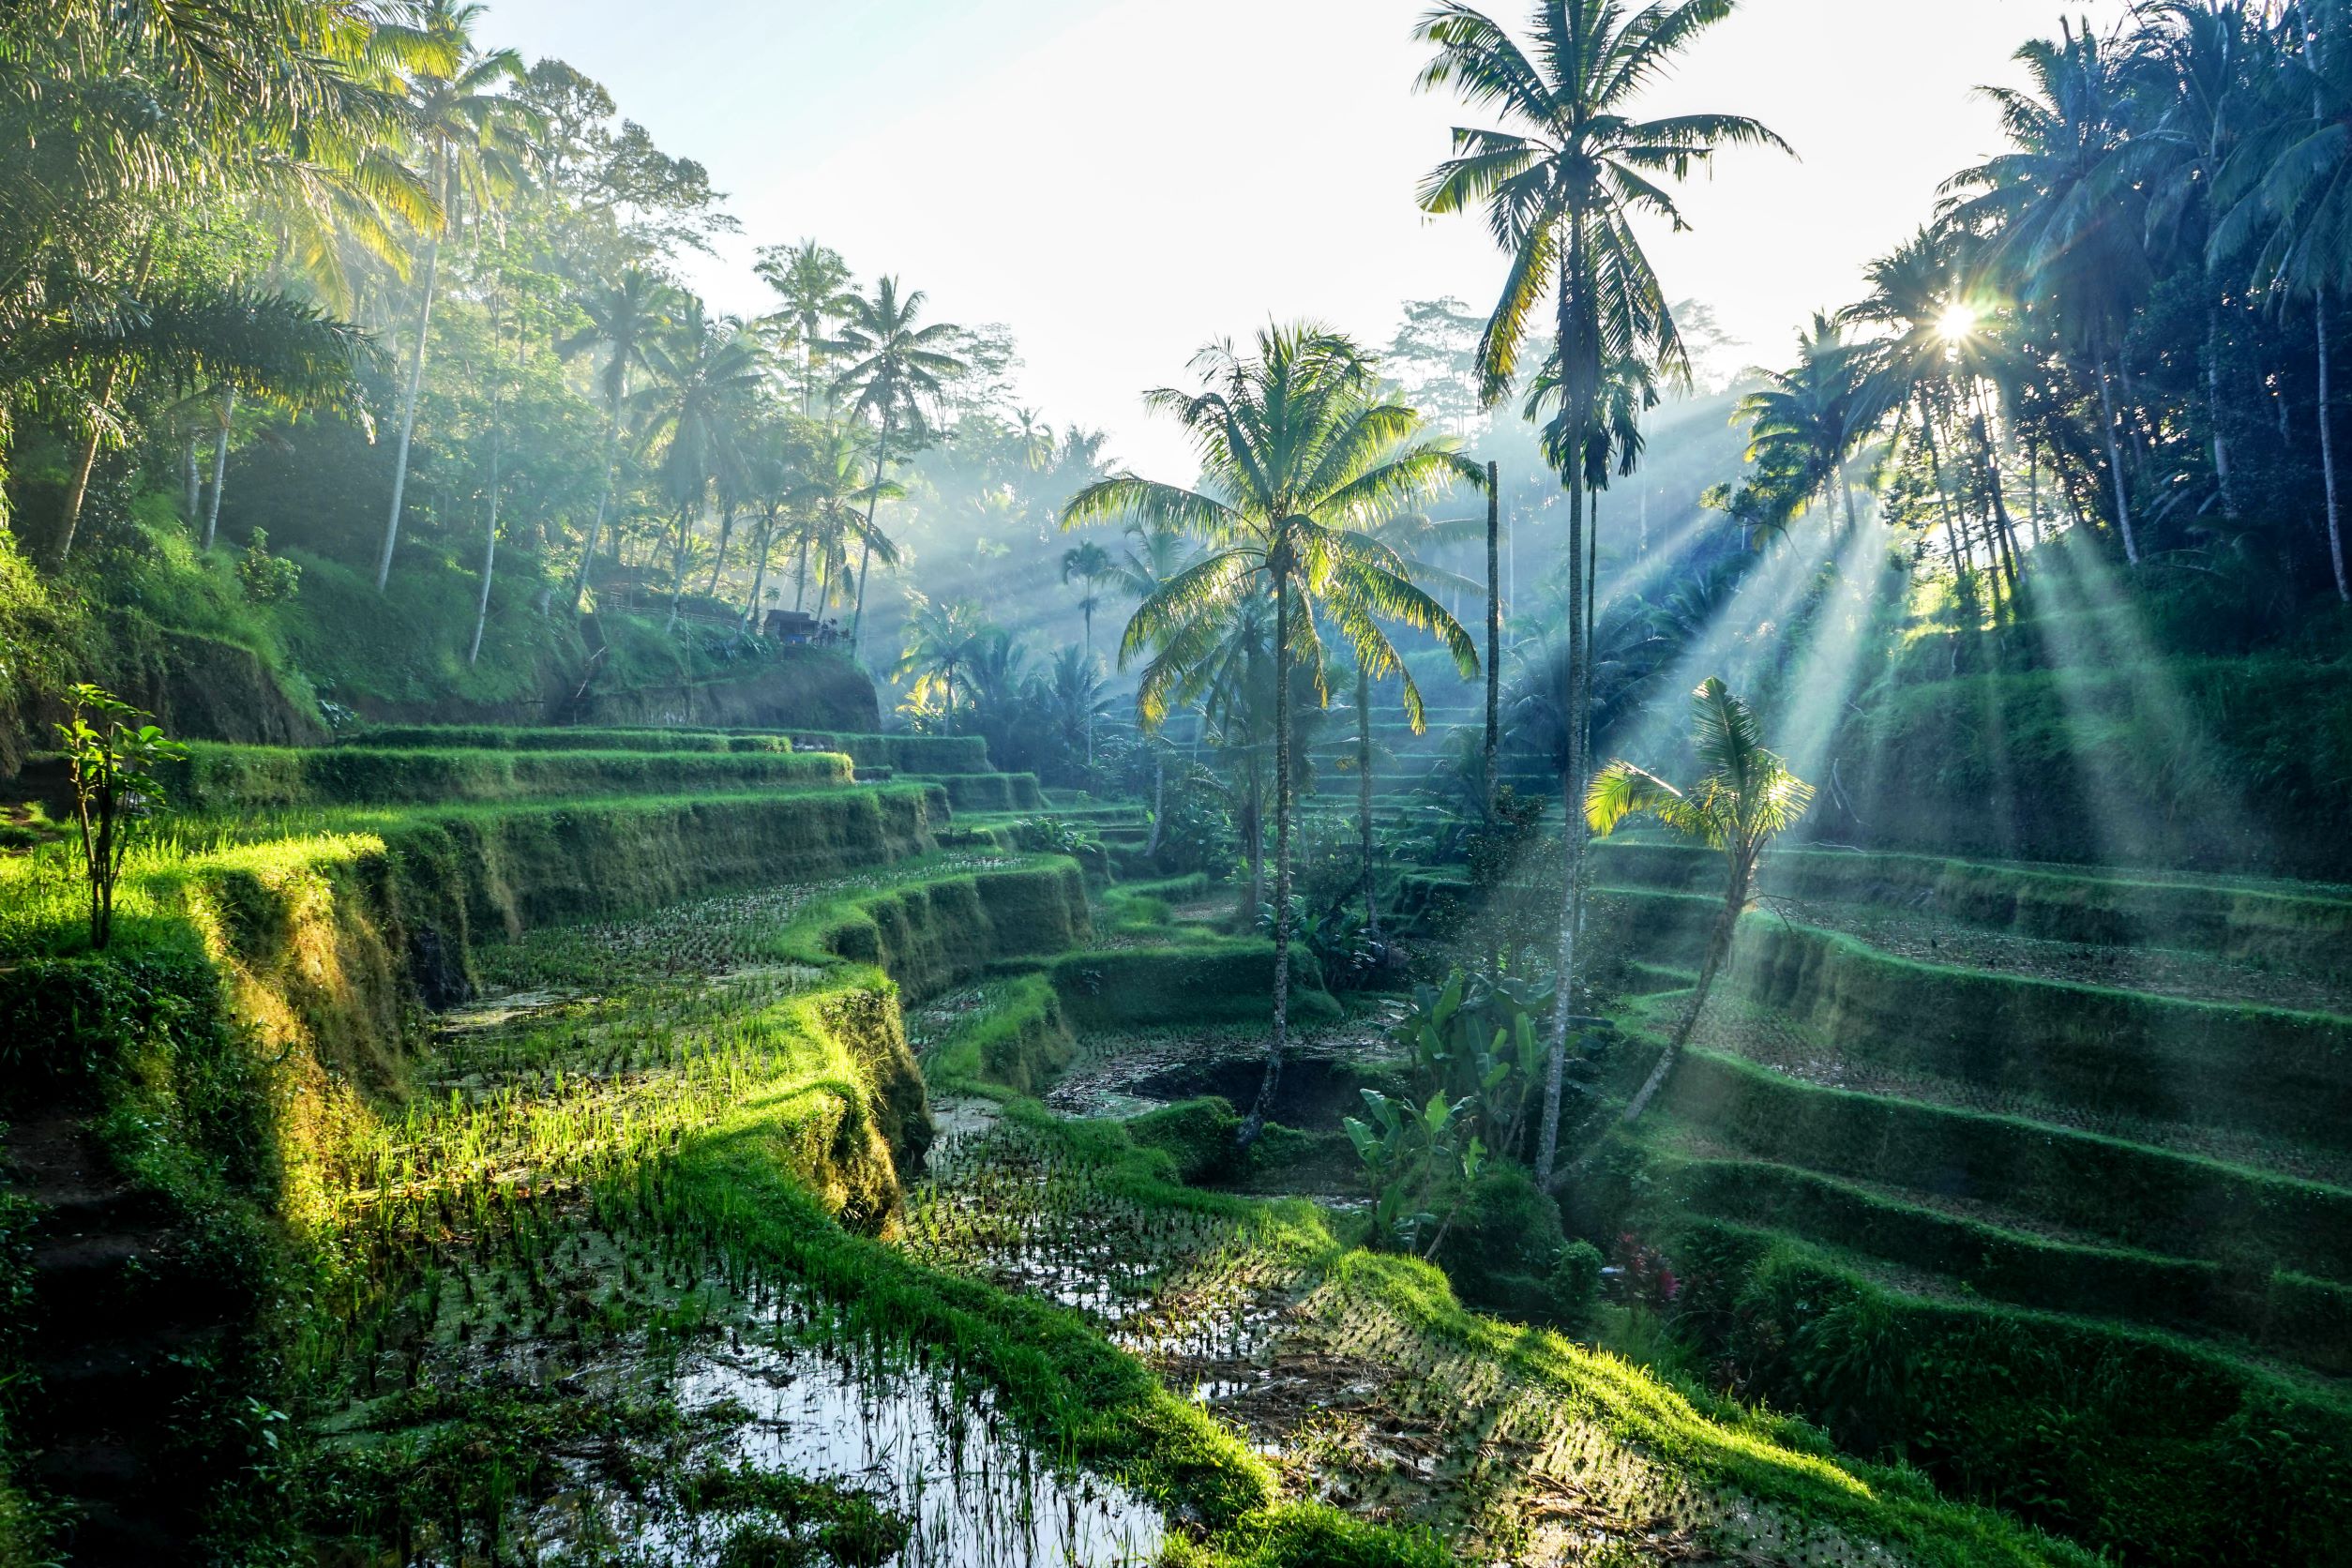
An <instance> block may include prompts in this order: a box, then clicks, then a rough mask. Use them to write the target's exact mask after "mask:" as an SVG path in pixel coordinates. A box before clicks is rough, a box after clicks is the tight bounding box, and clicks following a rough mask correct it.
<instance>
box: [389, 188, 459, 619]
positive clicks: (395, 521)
mask: <svg viewBox="0 0 2352 1568" xmlns="http://www.w3.org/2000/svg"><path fill="white" fill-rule="evenodd" d="M442 188H443V194H445V195H446V194H447V181H445V180H444V181H443V182H442ZM440 275H441V231H440V230H438V229H436V230H434V231H433V234H432V237H431V238H430V239H428V240H427V241H426V242H425V284H424V297H423V300H422V302H421V303H420V304H419V305H418V306H417V308H416V346H415V350H413V351H412V352H411V353H410V354H409V358H408V391H407V393H406V394H405V395H404V396H403V397H402V398H401V400H400V450H399V452H398V453H397V454H396V455H395V456H394V458H393V460H392V510H391V512H390V514H389V515H387V516H386V517H385V519H384V550H383V553H381V554H380V555H378V556H377V557H376V592H377V593H379V594H381V593H383V592H384V584H385V583H387V582H390V581H391V580H392V547H393V546H394V545H395V544H397V543H399V542H400V507H401V505H402V503H403V502H405V500H406V499H407V496H408V451H409V446H410V445H411V444H412V443H413V442H414V441H415V438H416V398H417V394H418V393H419V392H421V391H422V390H423V389H424V385H425V339H426V338H427V337H428V335H430V332H431V330H432V322H433V285H434V283H435V282H437V281H438V280H439V279H440Z"/></svg>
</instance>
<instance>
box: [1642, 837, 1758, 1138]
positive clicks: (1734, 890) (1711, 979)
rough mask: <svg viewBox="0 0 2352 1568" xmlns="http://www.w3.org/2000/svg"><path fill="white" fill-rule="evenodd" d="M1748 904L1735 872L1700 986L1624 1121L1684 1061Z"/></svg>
mask: <svg viewBox="0 0 2352 1568" xmlns="http://www.w3.org/2000/svg"><path fill="white" fill-rule="evenodd" d="M1747 907H1748V879H1747V878H1746V877H1745V876H1741V875H1740V874H1738V873H1737V872H1735V873H1734V874H1733V877H1732V881H1731V886H1730V888H1729V890H1728V891H1727V892H1726V894H1725V895H1724V904H1723V908H1722V909H1721V910H1719V911H1717V912H1716V913H1715V928H1714V929H1713V930H1712V931H1711V932H1710V933H1709V934H1708V938H1707V956H1706V958H1705V960H1704V961H1703V962H1701V963H1700V965H1699V967H1698V985H1697V987H1696V988H1695V989H1694V990H1693V991H1692V992H1691V1001H1690V1005H1689V1006H1687V1007H1685V1008H1683V1009H1682V1016H1681V1018H1679V1019H1677V1020H1676V1021H1675V1025H1674V1033H1673V1034H1672V1035H1670V1036H1669V1037H1668V1038H1667V1040H1666V1049H1665V1050H1664V1051H1662V1052H1660V1053H1659V1055H1658V1064H1657V1065H1656V1066H1654V1067H1652V1068H1651V1069H1650V1076H1649V1077H1648V1078H1644V1079H1642V1083H1641V1087H1640V1088H1639V1089H1638V1090H1636V1092H1635V1093H1634V1097H1633V1098H1632V1099H1631V1100H1629V1101H1627V1102H1626V1105H1625V1121H1626V1122H1627V1123H1632V1122H1634V1121H1635V1120H1636V1119H1637V1118H1639V1116H1640V1115H1641V1113H1642V1112H1643V1111H1645V1110H1647V1109H1649V1108H1650V1102H1651V1100H1653V1099H1655V1098H1657V1094H1658V1091H1659V1090H1661V1089H1663V1088H1665V1087H1666V1079H1667V1078H1669V1077H1671V1076H1672V1075H1673V1072H1674V1064H1675V1063H1677V1062H1679V1061H1680V1060H1681V1056H1682V1048H1683V1047H1685V1046H1687V1045H1689V1044H1690V1042H1691V1033H1692V1032H1693V1031H1694V1030H1696V1028H1697V1027H1698V1015H1699V1014H1700V1013H1701V1012H1702V1011H1703V1010H1705V1008H1706V1006H1707V993H1708V992H1710V991H1711V990H1712V989H1714V986H1715V976H1716V975H1717V974H1718V973H1720V972H1722V969H1723V963H1724V959H1725V958H1726V957H1728V956H1729V955H1730V952H1731V942H1732V939H1733V938H1734V937H1735V936H1737V935H1738V934H1739V929H1740V916H1741V912H1744V911H1745V910H1746V909H1747Z"/></svg>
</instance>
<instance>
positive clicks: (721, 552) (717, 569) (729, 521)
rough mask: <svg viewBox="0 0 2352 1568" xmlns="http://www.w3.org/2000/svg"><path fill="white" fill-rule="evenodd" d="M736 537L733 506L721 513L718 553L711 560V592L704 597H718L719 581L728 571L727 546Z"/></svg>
mask: <svg viewBox="0 0 2352 1568" xmlns="http://www.w3.org/2000/svg"><path fill="white" fill-rule="evenodd" d="M734 536H735V508H734V507H733V506H728V507H727V508H726V509H725V510H723V511H721V512H720V513H719V521H718V553H717V554H716V555H715V556H713V557H712V558H711V586H710V591H709V592H708V593H706V594H705V595H703V597H704V598H711V599H715V598H716V597H718V580H719V577H720V575H721V574H722V573H724V572H725V571H726V570H727V546H728V544H729V543H730V542H731V540H732V539H733V538H734Z"/></svg>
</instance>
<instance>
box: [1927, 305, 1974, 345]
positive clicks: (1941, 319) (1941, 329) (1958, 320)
mask: <svg viewBox="0 0 2352 1568" xmlns="http://www.w3.org/2000/svg"><path fill="white" fill-rule="evenodd" d="M1978 319H1979V318H1978V316H1977V311H1976V307H1975V306H1973V305H1970V304H1968V303H1966V302H1965V301H1961V300H1954V301H1953V302H1952V304H1950V305H1947V306H1945V307H1944V313H1943V314H1942V315H1941V316H1938V317H1937V319H1936V336H1937V337H1938V338H1941V339H1943V340H1944V341H1945V342H1947V343H1958V342H1964V341H1966V340H1967V339H1970V338H1973V337H1975V336H1976V328H1977V322H1978Z"/></svg>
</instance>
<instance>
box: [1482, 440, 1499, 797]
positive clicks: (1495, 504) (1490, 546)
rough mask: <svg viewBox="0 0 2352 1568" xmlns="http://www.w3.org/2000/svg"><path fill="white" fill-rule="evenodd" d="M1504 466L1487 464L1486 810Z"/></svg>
mask: <svg viewBox="0 0 2352 1568" xmlns="http://www.w3.org/2000/svg"><path fill="white" fill-rule="evenodd" d="M1501 475H1502V470H1501V466H1500V464H1498V463H1496V462H1494V461H1493V460H1488V462H1487V464H1486V747H1485V763H1486V814H1487V815H1488V816H1490V817H1491V816H1493V815H1494V810H1495V768H1496V765H1497V761H1498V758H1499V755H1500V751H1501V746H1502V477H1501Z"/></svg>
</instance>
